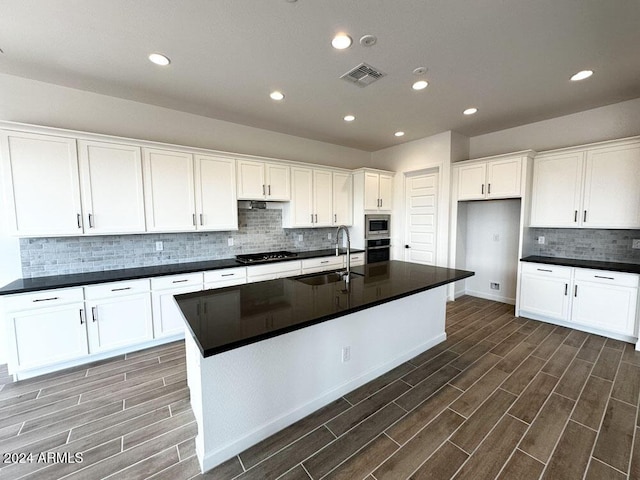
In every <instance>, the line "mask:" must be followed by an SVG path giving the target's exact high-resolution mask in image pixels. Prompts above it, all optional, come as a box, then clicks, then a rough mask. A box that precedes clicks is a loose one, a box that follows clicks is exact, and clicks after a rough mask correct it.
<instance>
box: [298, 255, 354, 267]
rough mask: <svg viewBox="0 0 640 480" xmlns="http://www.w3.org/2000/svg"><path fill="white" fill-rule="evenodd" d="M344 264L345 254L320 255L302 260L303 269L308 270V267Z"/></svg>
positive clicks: (340, 265) (339, 265)
mask: <svg viewBox="0 0 640 480" xmlns="http://www.w3.org/2000/svg"><path fill="white" fill-rule="evenodd" d="M343 265H344V256H343V255H340V256H335V255H334V256H331V257H320V258H309V259H307V260H302V269H303V270H307V269H308V268H318V267H321V268H322V267H326V268H327V269H331V268H332V267H335V268H342V266H343Z"/></svg>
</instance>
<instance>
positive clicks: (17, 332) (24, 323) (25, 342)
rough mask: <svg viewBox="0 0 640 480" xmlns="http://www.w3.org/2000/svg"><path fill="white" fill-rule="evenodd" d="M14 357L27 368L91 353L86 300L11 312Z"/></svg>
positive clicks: (19, 366)
mask: <svg viewBox="0 0 640 480" xmlns="http://www.w3.org/2000/svg"><path fill="white" fill-rule="evenodd" d="M8 320H9V328H10V335H11V336H12V337H13V338H11V340H12V341H11V342H10V345H11V348H12V350H13V359H14V361H15V362H16V363H17V365H16V368H18V369H21V370H25V369H30V368H36V367H42V366H45V365H53V364H56V363H60V362H65V361H68V360H72V359H75V358H80V357H82V356H84V355H87V353H88V349H87V327H86V324H85V322H86V319H85V315H84V304H83V303H73V304H69V305H63V306H59V307H52V308H41V309H33V310H28V311H23V312H15V313H10V314H8Z"/></svg>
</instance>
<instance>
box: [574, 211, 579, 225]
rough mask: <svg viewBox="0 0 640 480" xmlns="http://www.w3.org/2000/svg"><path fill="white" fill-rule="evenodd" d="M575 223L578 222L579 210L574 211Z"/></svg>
mask: <svg viewBox="0 0 640 480" xmlns="http://www.w3.org/2000/svg"><path fill="white" fill-rule="evenodd" d="M573 221H574V222H577V221H578V210H574V211H573Z"/></svg>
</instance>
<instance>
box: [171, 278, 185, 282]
mask: <svg viewBox="0 0 640 480" xmlns="http://www.w3.org/2000/svg"><path fill="white" fill-rule="evenodd" d="M188 281H189V279H188V278H185V279H183V280H174V281H172V282H171V283H184V282H188Z"/></svg>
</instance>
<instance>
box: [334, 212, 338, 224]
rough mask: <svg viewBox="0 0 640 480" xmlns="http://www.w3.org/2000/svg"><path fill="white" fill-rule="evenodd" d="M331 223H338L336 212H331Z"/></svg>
mask: <svg viewBox="0 0 640 480" xmlns="http://www.w3.org/2000/svg"><path fill="white" fill-rule="evenodd" d="M333 223H338V214H336V213H334V214H333Z"/></svg>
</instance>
